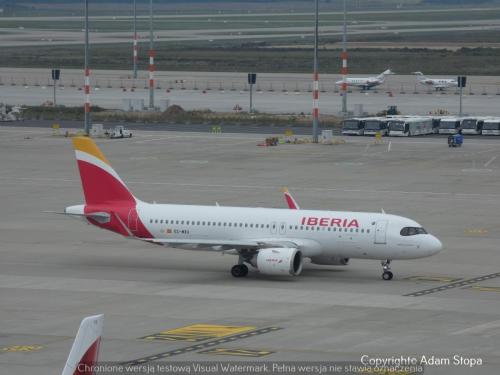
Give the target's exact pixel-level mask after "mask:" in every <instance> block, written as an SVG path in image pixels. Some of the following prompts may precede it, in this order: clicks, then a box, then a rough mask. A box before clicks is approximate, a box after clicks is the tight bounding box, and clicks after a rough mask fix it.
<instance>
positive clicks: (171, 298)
mask: <svg viewBox="0 0 500 375" xmlns="http://www.w3.org/2000/svg"><path fill="white" fill-rule="evenodd" d="M264 137H265V135H260V134H241V133H240V134H238V133H227V134H219V135H214V134H208V133H202V132H173V131H169V132H162V131H154V132H151V131H136V132H135V134H134V137H133V138H132V139H125V140H99V141H98V144H99V145H100V147H101V148H102V150H103V152H104V153H105V154H106V156H107V157H108V159H109V160H110V161H111V163H112V165H113V167H114V168H115V169H116V170H117V172H118V173H119V174H120V176H121V177H122V179H123V180H124V181H126V183H127V184H128V186H129V187H130V189H131V190H132V191H133V192H134V193H135V194H136V195H137V196H138V197H139V198H140V199H142V200H145V201H157V202H165V203H166V202H168V203H192V204H206V205H215V202H218V203H219V204H220V205H243V206H270V207H283V208H284V207H285V203H284V201H283V197H282V195H281V192H280V188H281V187H282V186H288V187H289V189H290V190H291V192H292V193H293V194H294V196H295V198H296V199H297V200H298V202H299V204H300V205H301V207H307V208H311V209H335V210H362V211H379V210H381V209H382V208H383V209H384V210H385V211H386V212H388V213H394V214H402V215H405V216H408V217H411V218H413V219H415V220H417V221H418V222H420V223H422V224H423V225H424V226H425V228H426V229H427V230H429V231H430V232H431V233H433V234H435V235H436V236H437V237H439V238H440V239H441V241H442V242H443V244H444V250H443V251H442V252H441V253H440V254H438V255H437V256H434V257H431V258H425V259H421V260H415V261H398V262H394V263H393V271H394V273H395V279H394V280H393V281H391V282H387V281H383V280H382V279H381V277H380V274H381V266H380V264H379V263H378V262H376V261H359V260H352V261H351V263H350V265H348V266H345V267H341V266H339V267H333V266H332V267H329V266H315V265H311V264H307V265H306V266H305V270H304V272H303V274H302V275H301V276H299V277H297V278H294V279H283V278H269V277H264V276H262V275H259V274H258V273H255V272H252V273H251V274H250V275H249V277H247V278H246V279H234V278H233V277H231V275H230V273H229V269H230V267H231V266H232V265H233V264H234V262H235V261H236V259H235V258H234V257H232V256H230V255H221V254H219V253H209V252H191V251H181V250H173V249H169V248H164V247H159V246H153V245H149V244H146V243H141V242H137V241H135V240H128V239H125V238H121V237H119V236H117V235H114V234H112V233H109V232H105V231H101V230H98V229H96V228H95V227H91V226H89V225H86V224H85V223H83V222H81V221H79V220H74V219H69V218H65V217H62V216H60V215H54V214H47V213H44V212H43V211H47V210H55V211H59V210H62V209H63V208H64V207H65V206H68V205H71V204H78V203H80V202H82V199H83V197H82V192H81V187H80V182H79V176H78V173H77V171H76V165H75V160H74V154H73V150H72V148H71V145H70V141H69V140H68V139H66V138H62V137H61V138H60V137H53V136H51V132H50V130H49V129H45V128H19V127H5V126H2V127H0V158H1V160H2V163H1V164H0V202H1V203H0V204H1V207H0V208H1V212H2V215H1V217H0V238H1V239H2V241H1V242H0V258H1V262H0V300H1V301H2V303H1V304H0V322H1V323H0V367H1V369H2V371H1V372H2V373H6V374H21V373H22V374H24V373H37V374H39V375H45V374H47V375H48V374H54V373H58V372H59V371H61V370H62V367H63V365H64V362H65V360H66V356H67V354H68V352H69V349H70V346H71V343H72V340H73V337H74V335H75V333H76V330H77V327H78V324H79V322H80V320H81V319H82V317H83V316H86V315H90V314H95V313H104V314H105V325H104V327H105V328H104V330H105V333H104V337H103V344H102V355H101V359H102V360H103V361H110V362H119V363H128V362H134V361H137V360H140V359H144V361H145V362H146V363H155V361H157V360H158V358H159V359H162V360H165V359H166V358H167V356H166V354H165V353H167V354H168V353H171V354H170V355H171V358H169V359H168V361H169V362H170V361H174V362H176V361H222V360H238V361H242V360H244V361H250V360H256V361H357V362H359V361H360V357H361V356H362V355H364V354H365V355H368V356H370V357H388V356H393V355H413V356H416V355H422V354H425V355H429V356H431V355H435V356H439V357H450V356H453V355H454V354H460V355H463V356H465V357H474V358H481V359H482V361H483V365H482V366H477V367H474V368H473V369H471V368H470V367H468V366H464V365H461V366H454V365H450V366H428V367H426V369H425V373H426V374H470V373H474V374H493V373H497V372H498V370H499V369H500V352H499V351H498V342H499V341H498V340H499V335H500V324H499V321H498V311H499V309H500V301H499V298H498V296H499V294H498V293H499V292H500V274H499V272H500V269H499V267H498V256H499V253H498V241H499V230H498V229H499V227H498V212H499V204H500V193H498V180H499V177H500V169H499V166H500V164H499V159H498V158H497V156H498V155H499V153H500V140H498V139H496V138H489V139H486V138H478V139H474V138H473V137H467V138H466V142H465V144H464V147H463V148H461V149H449V148H448V147H447V145H446V141H445V140H444V139H441V138H411V139H391V140H390V142H391V146H390V147H389V144H388V141H389V140H385V143H384V144H380V145H376V144H373V143H372V142H373V139H372V138H348V139H346V143H345V144H339V145H313V144H301V145H280V146H278V147H272V148H265V147H257V146H256V144H257V143H260V142H261V141H262V139H263V138H264ZM419 292H423V294H422V295H417V294H416V293H419ZM191 325H198V326H195V327H197V329H198V332H200V330H201V332H203V329H201V328H200V326H199V325H201V327H206V326H207V325H208V326H209V328H210V327H212V331H211V332H212V334H213V332H214V330H213V327H216V328H217V329H216V330H215V332H219V334H220V335H221V336H220V337H218V336H215V337H214V336H208V337H207V336H203V335H202V334H201V333H200V334H199V335H198V336H195V337H193V336H189V332H190V331H189V327H190V326H191ZM186 327H187V328H186ZM228 327H232V328H228ZM224 332H225V333H226V335H224ZM228 332H229V334H227V333H228ZM251 332H255V334H250V333H251ZM246 333H248V334H246ZM147 337H156V338H153V339H151V338H150V339H147ZM172 337H176V339H172ZM193 340H194V341H193ZM197 340H198V341H197ZM207 343H212V344H207ZM15 347H17V348H18V350H11V351H9V350H7V349H8V348H15ZM27 347H29V348H31V350H30V351H28V350H27V351H23V350H22V348H27ZM19 348H21V349H19ZM209 349H210V350H211V351H210V350H209ZM215 349H217V350H215ZM214 350H215V352H216V353H218V354H214V353H213V352H214ZM245 353H246V354H248V353H251V354H252V353H253V354H252V355H250V356H245V355H244V354H245ZM152 358H157V359H156V360H154V359H152Z"/></svg>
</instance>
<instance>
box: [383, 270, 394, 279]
mask: <svg viewBox="0 0 500 375" xmlns="http://www.w3.org/2000/svg"><path fill="white" fill-rule="evenodd" d="M393 276H394V275H393V274H392V272H391V271H384V273H383V274H382V279H384V280H392V277H393Z"/></svg>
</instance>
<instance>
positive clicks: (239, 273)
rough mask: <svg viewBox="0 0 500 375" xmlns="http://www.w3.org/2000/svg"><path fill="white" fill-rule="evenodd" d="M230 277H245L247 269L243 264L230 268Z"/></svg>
mask: <svg viewBox="0 0 500 375" xmlns="http://www.w3.org/2000/svg"><path fill="white" fill-rule="evenodd" d="M231 275H233V276H234V277H245V276H246V275H248V267H247V266H245V265H244V264H237V265H235V266H233V268H231Z"/></svg>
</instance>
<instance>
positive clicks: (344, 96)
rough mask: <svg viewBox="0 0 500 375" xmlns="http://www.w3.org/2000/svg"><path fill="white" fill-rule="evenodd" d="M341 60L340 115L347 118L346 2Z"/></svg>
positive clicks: (345, 2)
mask: <svg viewBox="0 0 500 375" xmlns="http://www.w3.org/2000/svg"><path fill="white" fill-rule="evenodd" d="M340 57H341V59H342V69H341V71H340V74H342V113H343V115H344V116H347V74H348V70H347V1H346V0H344V33H343V36H342V53H341V54H340Z"/></svg>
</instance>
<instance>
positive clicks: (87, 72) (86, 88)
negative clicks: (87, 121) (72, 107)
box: [84, 68, 91, 116]
mask: <svg viewBox="0 0 500 375" xmlns="http://www.w3.org/2000/svg"><path fill="white" fill-rule="evenodd" d="M84 91H85V115H86V116H88V115H89V114H90V109H91V105H90V69H89V68H85V86H84Z"/></svg>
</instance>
